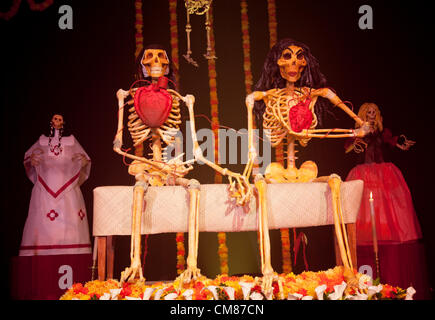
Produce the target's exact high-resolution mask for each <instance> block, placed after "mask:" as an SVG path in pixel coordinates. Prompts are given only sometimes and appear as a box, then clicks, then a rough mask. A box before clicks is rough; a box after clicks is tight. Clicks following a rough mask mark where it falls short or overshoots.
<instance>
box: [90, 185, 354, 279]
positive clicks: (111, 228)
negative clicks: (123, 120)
mask: <svg viewBox="0 0 435 320" xmlns="http://www.w3.org/2000/svg"><path fill="white" fill-rule="evenodd" d="M227 188H228V185H226V184H204V185H201V190H200V203H199V231H200V232H242V231H255V230H258V223H257V221H258V210H257V198H256V197H253V198H252V199H251V202H250V203H249V204H248V205H247V206H246V207H245V208H241V207H239V206H237V205H235V203H234V201H233V200H232V199H231V198H229V196H228V190H227ZM362 192H363V181H361V180H354V181H347V182H343V183H342V185H341V200H342V208H343V215H344V217H343V218H344V222H345V224H346V227H347V231H348V237H349V245H350V247H351V254H352V260H353V261H354V264H356V233H355V222H356V217H357V214H358V211H359V207H360V204H361V197H362ZM132 202H133V186H104V187H97V188H95V189H94V209H93V235H94V236H95V237H97V241H98V275H99V279H100V280H104V279H105V278H106V263H107V278H113V262H114V250H113V236H117V235H130V234H131V208H132ZM267 202H268V218H269V228H270V229H282V228H301V227H315V226H324V225H331V224H333V223H334V221H333V214H332V200H331V191H330V189H329V187H328V185H327V183H322V182H315V183H291V184H269V185H268V188H267ZM145 203H146V204H145V208H144V213H143V214H142V227H141V231H142V234H157V233H175V232H188V212H189V194H188V192H187V190H186V189H185V188H183V187H180V186H163V187H149V188H148V190H147V192H146V195H145ZM335 251H336V258H337V259H336V260H337V264H339V263H340V262H341V259H340V257H339V252H338V248H337V244H336V250H335Z"/></svg>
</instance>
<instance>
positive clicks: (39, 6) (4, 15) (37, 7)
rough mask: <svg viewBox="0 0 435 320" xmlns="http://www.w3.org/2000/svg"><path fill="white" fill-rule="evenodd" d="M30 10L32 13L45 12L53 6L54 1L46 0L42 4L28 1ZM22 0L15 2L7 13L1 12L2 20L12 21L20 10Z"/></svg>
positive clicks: (15, 0) (31, 0) (0, 17)
mask: <svg viewBox="0 0 435 320" xmlns="http://www.w3.org/2000/svg"><path fill="white" fill-rule="evenodd" d="M27 3H28V4H29V7H30V10H32V11H44V10H45V9H47V8H48V7H49V6H51V5H52V4H53V0H45V1H44V2H41V3H36V2H35V1H34V0H27ZM20 5H21V0H13V1H12V5H11V7H10V9H9V10H8V11H7V12H0V19H4V20H10V19H12V18H13V17H14V16H15V15H16V14H17V12H18V10H19V9H20Z"/></svg>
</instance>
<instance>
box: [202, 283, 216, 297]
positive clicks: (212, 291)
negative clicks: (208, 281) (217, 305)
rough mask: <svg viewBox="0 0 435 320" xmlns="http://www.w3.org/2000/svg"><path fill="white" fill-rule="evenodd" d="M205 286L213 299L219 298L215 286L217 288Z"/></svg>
mask: <svg viewBox="0 0 435 320" xmlns="http://www.w3.org/2000/svg"><path fill="white" fill-rule="evenodd" d="M206 288H207V289H208V290H209V291H210V292H211V293H212V294H213V298H214V300H219V297H218V294H217V291H216V288H217V287H216V286H207V287H206ZM202 290H204V289H202ZM202 290H201V291H202Z"/></svg>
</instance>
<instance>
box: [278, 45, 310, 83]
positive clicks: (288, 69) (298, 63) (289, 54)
mask: <svg viewBox="0 0 435 320" xmlns="http://www.w3.org/2000/svg"><path fill="white" fill-rule="evenodd" d="M277 63H278V66H279V71H280V73H281V77H283V78H284V79H286V80H287V81H288V82H290V83H295V82H296V81H298V80H299V79H300V78H301V75H302V72H303V71H304V68H305V66H306V65H307V60H305V56H304V50H303V49H302V48H301V47H298V46H289V47H288V48H286V49H284V50H283V52H282V53H281V57H280V58H279V59H278V61H277Z"/></svg>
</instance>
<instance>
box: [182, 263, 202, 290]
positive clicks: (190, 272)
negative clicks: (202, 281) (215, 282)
mask: <svg viewBox="0 0 435 320" xmlns="http://www.w3.org/2000/svg"><path fill="white" fill-rule="evenodd" d="M200 277H201V270H199V269H198V268H197V267H187V269H186V270H184V271H183V273H181V274H180V275H179V276H178V277H177V280H178V282H179V287H180V288H181V287H182V286H183V284H184V283H189V282H191V281H192V280H196V279H198V278H200Z"/></svg>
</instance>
